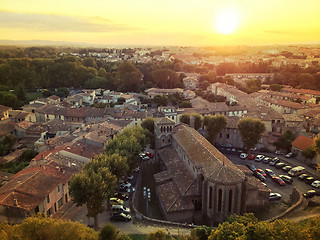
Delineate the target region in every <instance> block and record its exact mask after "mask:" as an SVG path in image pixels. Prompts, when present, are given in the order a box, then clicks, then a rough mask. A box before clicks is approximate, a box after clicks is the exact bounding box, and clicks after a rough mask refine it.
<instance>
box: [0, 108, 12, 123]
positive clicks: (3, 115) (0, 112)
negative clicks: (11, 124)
mask: <svg viewBox="0 0 320 240" xmlns="http://www.w3.org/2000/svg"><path fill="white" fill-rule="evenodd" d="M11 110H12V108H11V107H7V106H3V105H0V120H5V119H8V118H9V111H11Z"/></svg>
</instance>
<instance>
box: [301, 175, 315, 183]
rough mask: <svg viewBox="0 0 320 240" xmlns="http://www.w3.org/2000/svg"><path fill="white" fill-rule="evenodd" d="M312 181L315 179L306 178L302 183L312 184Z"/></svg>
mask: <svg viewBox="0 0 320 240" xmlns="http://www.w3.org/2000/svg"><path fill="white" fill-rule="evenodd" d="M314 180H315V179H314V178H313V177H306V178H305V179H304V181H305V182H306V183H307V184H311V183H313V182H314Z"/></svg>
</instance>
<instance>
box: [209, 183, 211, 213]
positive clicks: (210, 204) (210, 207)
mask: <svg viewBox="0 0 320 240" xmlns="http://www.w3.org/2000/svg"><path fill="white" fill-rule="evenodd" d="M209 208H212V187H211V186H210V188H209Z"/></svg>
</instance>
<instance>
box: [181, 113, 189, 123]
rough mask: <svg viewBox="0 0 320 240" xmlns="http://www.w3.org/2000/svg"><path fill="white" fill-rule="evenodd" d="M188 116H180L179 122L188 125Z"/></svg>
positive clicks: (185, 114)
mask: <svg viewBox="0 0 320 240" xmlns="http://www.w3.org/2000/svg"><path fill="white" fill-rule="evenodd" d="M190 117H191V115H190V114H187V113H184V114H182V115H181V116H180V122H182V123H185V124H188V125H190Z"/></svg>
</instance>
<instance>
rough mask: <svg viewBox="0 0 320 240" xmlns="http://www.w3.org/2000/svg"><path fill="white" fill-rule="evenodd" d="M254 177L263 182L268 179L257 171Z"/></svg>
mask: <svg viewBox="0 0 320 240" xmlns="http://www.w3.org/2000/svg"><path fill="white" fill-rule="evenodd" d="M253 176H255V177H256V178H258V179H259V180H260V181H261V182H264V181H265V180H266V178H265V177H264V176H263V175H262V174H261V173H259V172H257V171H255V172H254V173H253Z"/></svg>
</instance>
